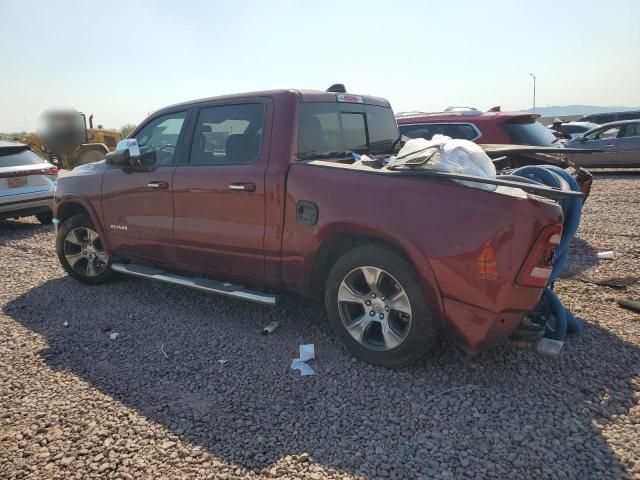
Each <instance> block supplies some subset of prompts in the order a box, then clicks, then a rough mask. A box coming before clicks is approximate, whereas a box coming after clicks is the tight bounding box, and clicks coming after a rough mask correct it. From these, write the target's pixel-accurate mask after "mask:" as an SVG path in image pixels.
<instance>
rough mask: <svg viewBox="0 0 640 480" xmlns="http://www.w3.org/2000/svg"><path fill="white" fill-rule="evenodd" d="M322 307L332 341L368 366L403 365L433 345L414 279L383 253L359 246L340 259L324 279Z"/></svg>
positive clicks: (399, 259)
mask: <svg viewBox="0 0 640 480" xmlns="http://www.w3.org/2000/svg"><path fill="white" fill-rule="evenodd" d="M325 306H326V309H327V314H328V317H329V322H330V323H331V326H332V328H333V330H334V332H335V333H336V335H337V337H338V338H339V339H340V340H341V342H342V343H343V344H344V345H345V347H346V348H347V350H348V351H349V352H350V353H352V354H353V355H354V356H355V357H357V358H359V359H361V360H364V361H366V362H368V363H373V364H375V365H381V366H385V367H401V366H404V365H408V364H410V363H413V362H415V361H416V360H417V359H419V358H420V357H421V356H423V355H424V354H425V353H426V352H427V351H428V350H429V349H431V348H432V347H433V345H434V344H435V342H436V339H437V330H436V326H435V323H434V320H433V315H432V313H431V310H430V309H429V307H428V306H427V304H426V301H425V297H424V293H423V289H422V284H421V282H420V279H419V277H418V274H417V273H416V271H415V269H414V268H413V266H412V265H411V264H410V263H409V262H408V261H407V260H406V259H405V258H404V257H403V256H401V255H399V254H398V253H396V252H394V251H393V250H390V249H388V248H384V247H381V246H363V247H358V248H355V249H353V250H350V251H348V252H347V253H345V254H344V255H343V256H342V257H340V258H339V259H338V261H337V262H336V263H335V265H334V266H333V267H332V268H331V271H330V272H329V275H328V277H327V283H326V287H325Z"/></svg>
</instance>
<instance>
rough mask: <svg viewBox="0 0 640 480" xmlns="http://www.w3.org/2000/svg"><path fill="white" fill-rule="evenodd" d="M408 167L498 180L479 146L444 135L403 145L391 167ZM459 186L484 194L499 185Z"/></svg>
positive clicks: (490, 162)
mask: <svg viewBox="0 0 640 480" xmlns="http://www.w3.org/2000/svg"><path fill="white" fill-rule="evenodd" d="M401 165H402V166H406V167H410V168H421V169H426V170H435V171H437V172H448V173H458V174H462V175H473V176H475V177H484V178H491V179H495V178H496V167H495V166H494V165H493V162H492V161H491V159H490V158H489V156H488V155H487V154H486V153H485V152H484V150H482V148H480V146H478V145H477V144H475V143H473V142H470V141H469V140H461V139H455V140H454V139H452V138H451V137H447V136H445V135H434V136H433V138H432V139H431V140H425V139H424V138H414V139H411V140H409V141H408V142H407V143H405V144H404V146H403V147H402V149H401V150H400V151H399V152H398V155H397V156H396V158H395V160H393V161H392V162H390V163H389V165H388V166H389V167H397V166H401ZM457 181H459V182H460V183H462V184H464V185H466V186H468V187H474V188H481V189H483V190H491V191H493V190H495V189H496V185H490V184H486V183H478V182H465V181H463V180H457Z"/></svg>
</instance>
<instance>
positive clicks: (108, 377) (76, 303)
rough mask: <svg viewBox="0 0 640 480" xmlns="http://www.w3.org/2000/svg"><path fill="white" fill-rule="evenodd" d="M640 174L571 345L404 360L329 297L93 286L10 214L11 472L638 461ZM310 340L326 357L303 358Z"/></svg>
mask: <svg viewBox="0 0 640 480" xmlns="http://www.w3.org/2000/svg"><path fill="white" fill-rule="evenodd" d="M639 186H640V176H638V175H629V174H623V175H620V174H618V175H614V174H613V173H611V174H603V175H599V176H598V177H597V179H596V182H595V184H594V189H593V194H592V197H591V198H590V199H589V201H588V202H587V204H586V206H585V215H584V220H583V224H582V227H581V230H580V233H579V238H578V239H577V241H576V243H575V246H574V249H573V252H572V265H571V267H570V270H569V271H568V272H567V275H566V276H565V278H563V279H561V280H560V281H559V282H558V284H557V291H558V292H559V294H560V297H561V298H562V299H563V301H564V302H565V303H566V304H567V305H569V306H570V307H571V308H572V309H573V311H574V312H576V313H577V314H578V315H579V316H580V317H582V318H583V319H584V320H585V324H586V326H585V330H584V332H583V333H582V334H580V335H578V336H575V337H572V338H570V340H569V341H568V343H567V345H566V348H565V351H564V352H563V353H562V355H561V356H560V357H559V358H558V359H544V358H541V357H538V356H536V355H535V354H533V353H532V352H529V351H525V350H515V349H512V348H507V347H504V348H498V349H495V350H492V351H490V352H487V353H484V354H480V355H477V356H475V357H472V358H468V357H465V356H463V355H461V354H460V353H459V352H458V351H457V350H456V349H454V348H453V347H452V346H451V345H449V344H443V345H442V346H440V347H439V348H438V350H437V351H436V352H434V353H432V354H430V355H428V356H427V357H426V358H424V359H423V360H422V361H420V362H419V363H418V364H416V365H414V366H412V367H410V368H406V369H402V370H396V371H391V370H385V369H382V368H377V367H373V366H370V365H367V364H364V363H361V362H358V361H355V360H354V359H352V358H351V357H350V356H349V355H348V354H346V353H345V352H344V351H343V350H342V348H341V347H340V346H339V345H338V344H337V342H336V341H334V340H333V338H332V336H331V333H330V331H329V328H328V326H327V324H326V321H325V319H324V317H323V314H322V309H321V308H320V307H319V306H318V305H315V304H313V303H307V302H304V301H301V300H299V299H294V298H284V299H283V301H282V302H281V303H280V304H279V306H278V307H276V308H273V309H269V308H267V307H260V306H255V305H251V304H246V303H241V302H239V301H234V300H228V299H222V298H218V297H214V296H208V295H206V294H203V293H200V292H194V291H190V290H186V289H182V288H178V287H172V286H168V285H160V284H155V283H152V282H148V281H145V280H141V279H133V278H129V279H122V280H120V281H118V282H116V283H113V284H110V285H106V286H100V287H87V286H83V285H81V284H79V283H76V282H75V281H73V280H71V279H69V278H67V276H66V275H64V274H63V271H62V269H61V268H60V267H59V265H58V262H57V260H56V258H55V256H54V249H53V233H52V230H51V228H49V227H42V226H39V225H38V224H37V223H35V221H31V220H21V221H6V222H0V259H1V260H0V274H1V277H0V278H2V279H3V281H2V283H0V303H1V305H2V314H0V478H3V479H5V478H6V479H9V478H34V479H44V478H52V479H53V478H121V479H129V478H171V479H173V478H217V479H224V478H226V479H235V478H290V479H292V478H307V479H324V478H342V479H347V478H367V479H369V478H394V479H413V478H440V479H453V478H477V479H486V478H518V479H526V478H531V479H544V478H554V479H555V478H557V479H573V478H580V479H585V478H606V479H611V478H638V479H640V407H639V404H638V399H639V397H640V315H638V314H635V313H632V312H629V311H626V310H623V309H621V308H619V307H617V306H616V303H615V301H614V300H615V298H616V297H617V296H632V297H640V281H639V278H640V273H639V272H640V242H639V239H640V194H639V193H638V192H639ZM602 250H614V251H615V253H616V258H615V260H613V261H598V260H597V259H596V257H595V255H596V252H597V251H602ZM274 319H278V320H279V321H280V322H281V323H282V326H281V328H280V329H279V330H277V331H276V332H275V333H274V334H272V335H269V336H262V335H260V333H259V332H260V330H261V328H262V327H263V326H264V325H266V324H267V323H269V322H270V321H272V320H274ZM64 322H68V327H65V326H64V325H63V324H64ZM112 331H115V332H119V333H120V336H119V337H118V338H117V339H116V340H115V341H113V340H110V338H109V336H108V334H109V332H112ZM300 343H315V346H316V354H317V360H316V361H315V362H313V363H312V364H313V367H314V368H315V369H316V371H317V373H318V375H316V376H313V377H300V376H299V375H298V373H297V372H294V371H292V370H290V369H289V364H290V362H291V359H292V358H294V357H295V356H296V354H297V349H298V345H299V344H300ZM219 360H226V361H227V362H226V363H221V362H219Z"/></svg>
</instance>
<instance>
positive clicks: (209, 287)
mask: <svg viewBox="0 0 640 480" xmlns="http://www.w3.org/2000/svg"><path fill="white" fill-rule="evenodd" d="M111 269H112V270H113V271H115V272H119V273H124V274H125V275H133V276H134V277H143V278H149V279H151V280H158V281H160V282H165V283H172V284H174V285H180V286H183V287H187V288H193V289H195V290H202V291H203V292H209V293H216V294H218V295H224V296H225V297H233V298H239V299H241V300H247V301H249V302H255V303H260V304H262V305H275V304H276V297H275V295H269V294H268V293H262V292H257V291H254V290H247V289H246V288H244V287H242V286H240V285H233V284H231V283H228V282H218V281H216V280H209V279H207V278H198V277H183V276H181V275H175V274H173V273H167V272H164V271H162V270H159V269H157V268H152V267H145V266H143V265H133V264H124V263H114V264H112V265H111Z"/></svg>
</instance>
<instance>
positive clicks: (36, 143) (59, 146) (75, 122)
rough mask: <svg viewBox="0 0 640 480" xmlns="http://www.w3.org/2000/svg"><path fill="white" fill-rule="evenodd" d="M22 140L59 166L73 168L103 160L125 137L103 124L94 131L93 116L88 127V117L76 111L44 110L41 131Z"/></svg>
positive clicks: (41, 115)
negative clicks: (103, 126) (104, 126)
mask: <svg viewBox="0 0 640 480" xmlns="http://www.w3.org/2000/svg"><path fill="white" fill-rule="evenodd" d="M19 140H20V141H21V142H23V143H26V144H28V145H29V146H30V147H31V148H32V150H34V151H36V153H38V154H40V155H41V156H43V157H44V158H47V159H49V160H50V161H51V162H53V163H55V164H56V165H58V167H60V168H64V169H72V168H73V167H76V166H78V165H84V164H85V163H92V162H97V161H99V160H102V159H103V158H104V156H105V155H106V154H107V153H109V152H110V151H113V150H114V149H115V148H116V145H117V143H118V142H119V141H120V140H122V135H121V134H120V132H118V131H117V130H106V129H104V128H102V125H98V126H97V128H93V115H90V116H89V128H87V118H86V116H85V114H84V113H81V112H78V111H77V110H73V109H67V110H45V111H44V112H42V114H40V119H39V126H38V132H37V133H35V134H29V135H27V136H25V137H23V138H20V139H19Z"/></svg>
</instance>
